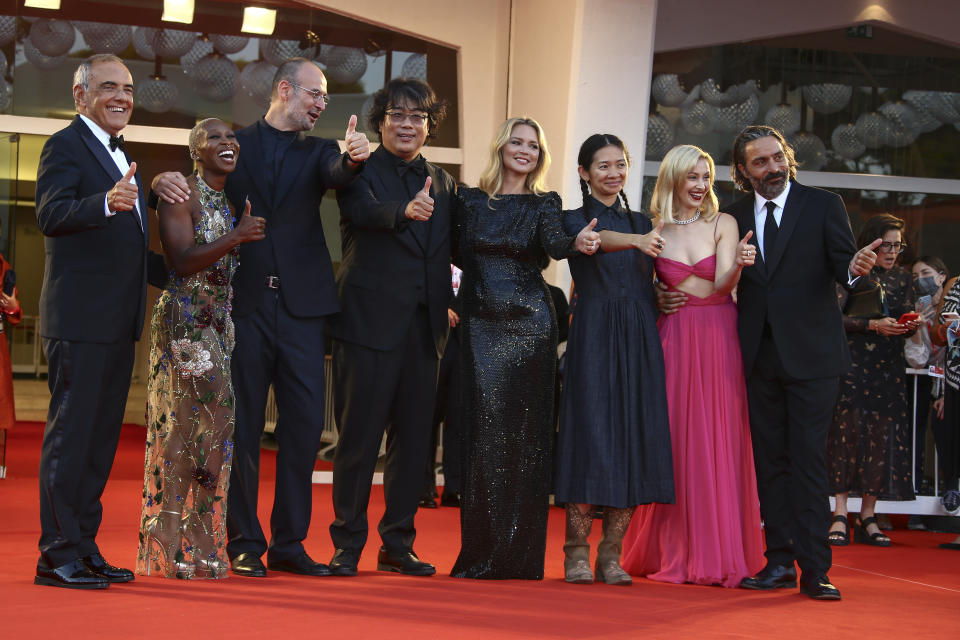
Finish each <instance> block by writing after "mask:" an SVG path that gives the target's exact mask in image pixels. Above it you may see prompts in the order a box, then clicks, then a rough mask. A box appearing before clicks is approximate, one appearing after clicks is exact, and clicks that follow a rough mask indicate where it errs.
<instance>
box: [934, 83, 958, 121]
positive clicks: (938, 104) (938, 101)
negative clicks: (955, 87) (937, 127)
mask: <svg viewBox="0 0 960 640" xmlns="http://www.w3.org/2000/svg"><path fill="white" fill-rule="evenodd" d="M933 93H934V96H933V100H932V101H931V102H930V113H931V114H932V115H933V117H935V118H936V119H937V120H940V121H942V122H951V123H952V122H960V105H958V104H957V100H956V97H957V94H956V93H953V92H950V91H934V92H933Z"/></svg>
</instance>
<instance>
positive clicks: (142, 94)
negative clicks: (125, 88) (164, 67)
mask: <svg viewBox="0 0 960 640" xmlns="http://www.w3.org/2000/svg"><path fill="white" fill-rule="evenodd" d="M133 93H134V95H133V97H134V102H135V104H136V105H137V106H138V107H142V108H144V109H146V110H147V111H150V112H151V113H166V112H167V111H170V109H172V108H173V106H174V105H175V104H176V103H177V95H178V93H179V92H178V91H177V85H175V84H173V83H172V82H170V81H169V80H167V79H166V78H165V77H164V76H153V77H151V78H147V79H146V80H143V81H142V82H138V83H137V85H136V88H135V89H134V92H133Z"/></svg>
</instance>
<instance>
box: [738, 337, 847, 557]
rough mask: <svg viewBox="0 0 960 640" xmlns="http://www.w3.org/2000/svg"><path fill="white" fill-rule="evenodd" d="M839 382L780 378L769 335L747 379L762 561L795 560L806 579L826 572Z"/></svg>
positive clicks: (782, 373) (779, 365)
mask: <svg viewBox="0 0 960 640" xmlns="http://www.w3.org/2000/svg"><path fill="white" fill-rule="evenodd" d="M839 384H840V379H839V377H834V378H816V379H813V380H798V379H796V378H792V377H790V376H788V375H787V373H786V372H785V371H784V368H783V363H782V361H781V360H780V354H779V353H778V352H777V348H776V346H775V345H774V343H773V340H772V339H771V338H769V337H764V338H763V339H762V341H761V343H760V350H759V353H758V354H757V360H756V363H755V364H754V369H753V373H752V374H751V376H750V377H749V379H748V380H747V397H748V401H749V405H750V432H751V435H752V437H753V452H754V461H755V464H756V467H757V489H758V491H759V494H760V513H761V515H762V516H763V522H764V531H765V536H766V543H767V550H766V556H767V562H768V563H771V564H779V565H787V566H790V565H793V563H794V560H796V562H797V564H799V565H800V569H801V570H802V571H803V573H805V574H807V573H809V574H810V575H820V574H826V573H827V571H828V570H829V569H830V565H831V561H832V556H831V550H830V546H829V545H828V544H827V530H828V528H829V521H830V502H829V499H828V496H829V493H830V490H829V484H828V482H827V464H826V449H827V432H828V431H829V429H830V423H831V421H832V420H833V410H834V406H835V405H836V402H837V393H838V391H839Z"/></svg>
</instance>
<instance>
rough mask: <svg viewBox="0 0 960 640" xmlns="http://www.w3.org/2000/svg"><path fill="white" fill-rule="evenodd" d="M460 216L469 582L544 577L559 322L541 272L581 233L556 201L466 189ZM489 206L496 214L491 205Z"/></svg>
mask: <svg viewBox="0 0 960 640" xmlns="http://www.w3.org/2000/svg"><path fill="white" fill-rule="evenodd" d="M459 198H460V203H459V205H460V206H459V207H458V216H457V227H458V229H457V235H458V263H459V266H460V267H461V268H462V269H463V270H464V273H463V280H462V282H461V284H460V294H459V297H460V298H461V304H462V305H463V310H462V313H461V315H460V318H461V331H462V334H461V339H462V342H461V345H462V346H461V348H462V360H461V375H462V378H461V380H462V385H463V402H462V408H463V438H464V440H463V442H464V446H463V452H462V455H463V465H464V466H463V486H462V504H461V509H460V526H461V548H460V556H459V557H458V558H457V562H456V564H455V565H454V567H453V570H452V572H451V575H453V576H454V577H461V578H490V579H505V578H524V579H529V580H540V579H542V578H543V562H544V553H545V549H546V540H547V510H548V508H549V507H548V497H549V492H550V480H551V453H552V445H553V432H554V424H553V401H554V378H555V376H556V360H557V353H556V347H557V322H556V316H555V312H554V308H553V302H552V301H551V298H550V292H549V290H548V289H547V285H546V283H545V282H544V280H543V276H542V275H541V274H540V270H541V267H542V266H543V264H544V263H545V262H546V256H547V255H550V256H552V257H554V258H565V257H567V256H569V255H572V252H574V238H572V237H570V236H568V235H566V234H565V233H564V232H563V230H562V228H561V225H560V196H558V195H557V194H556V193H553V192H551V193H548V194H546V195H543V196H536V195H505V196H501V197H499V198H497V199H495V200H490V201H489V206H488V199H487V195H486V194H485V193H484V192H483V191H481V190H479V189H469V188H468V189H461V190H460V194H459ZM491 207H492V208H491Z"/></svg>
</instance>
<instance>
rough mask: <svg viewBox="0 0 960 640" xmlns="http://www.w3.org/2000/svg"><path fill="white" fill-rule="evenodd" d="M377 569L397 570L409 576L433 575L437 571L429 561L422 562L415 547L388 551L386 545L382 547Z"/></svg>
mask: <svg viewBox="0 0 960 640" xmlns="http://www.w3.org/2000/svg"><path fill="white" fill-rule="evenodd" d="M377 571H395V572H397V573H402V574H404V575H408V576H432V575H433V574H435V573H436V572H437V568H436V567H435V566H433V565H432V564H430V563H428V562H421V561H420V558H418V557H417V554H415V553H414V552H413V549H404V550H403V551H387V548H386V547H380V553H379V554H378V555H377Z"/></svg>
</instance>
